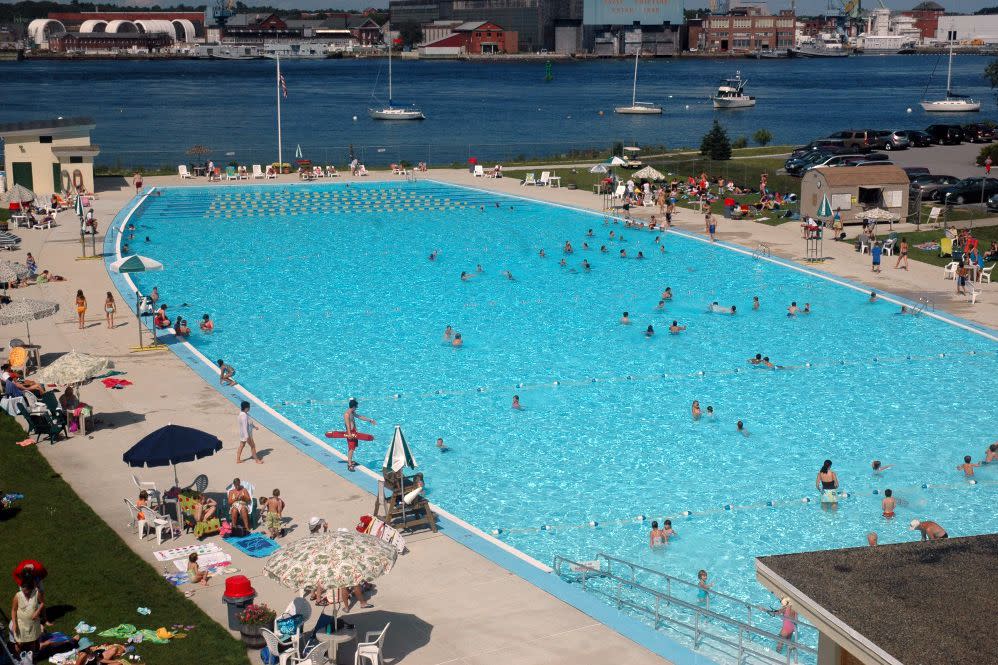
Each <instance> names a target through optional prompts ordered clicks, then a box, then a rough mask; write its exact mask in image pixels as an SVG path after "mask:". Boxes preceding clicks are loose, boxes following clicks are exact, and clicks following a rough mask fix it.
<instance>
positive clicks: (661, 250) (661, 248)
mask: <svg viewBox="0 0 998 665" xmlns="http://www.w3.org/2000/svg"><path fill="white" fill-rule="evenodd" d="M658 253H659V254H665V245H659V246H658Z"/></svg>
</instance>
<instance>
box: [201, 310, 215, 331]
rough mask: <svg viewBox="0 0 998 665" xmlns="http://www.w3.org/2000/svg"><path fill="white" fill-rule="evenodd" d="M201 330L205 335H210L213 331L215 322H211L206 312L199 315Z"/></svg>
mask: <svg viewBox="0 0 998 665" xmlns="http://www.w3.org/2000/svg"><path fill="white" fill-rule="evenodd" d="M201 332H203V333H205V334H206V335H210V334H212V333H213V332H215V324H214V323H212V320H211V317H210V316H208V315H207V314H205V315H204V316H202V317H201Z"/></svg>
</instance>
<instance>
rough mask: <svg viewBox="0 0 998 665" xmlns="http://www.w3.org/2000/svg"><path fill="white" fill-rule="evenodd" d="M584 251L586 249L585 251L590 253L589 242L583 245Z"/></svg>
mask: <svg viewBox="0 0 998 665" xmlns="http://www.w3.org/2000/svg"><path fill="white" fill-rule="evenodd" d="M582 249H584V250H586V251H587V252H588V251H589V243H588V242H584V243H582Z"/></svg>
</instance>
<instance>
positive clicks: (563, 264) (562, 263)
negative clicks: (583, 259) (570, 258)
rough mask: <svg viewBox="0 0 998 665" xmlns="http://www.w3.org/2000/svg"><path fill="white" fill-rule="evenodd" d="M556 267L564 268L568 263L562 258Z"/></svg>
mask: <svg viewBox="0 0 998 665" xmlns="http://www.w3.org/2000/svg"><path fill="white" fill-rule="evenodd" d="M558 265H560V266H561V267H562V268H564V267H565V266H567V265H568V262H567V261H565V259H564V258H562V260H561V261H558Z"/></svg>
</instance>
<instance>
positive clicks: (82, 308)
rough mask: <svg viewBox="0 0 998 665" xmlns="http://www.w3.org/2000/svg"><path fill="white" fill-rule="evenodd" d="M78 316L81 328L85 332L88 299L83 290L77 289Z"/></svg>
mask: <svg viewBox="0 0 998 665" xmlns="http://www.w3.org/2000/svg"><path fill="white" fill-rule="evenodd" d="M76 316H77V318H78V321H77V323H78V324H79V328H80V330H83V328H84V327H85V319H86V316H87V298H86V296H84V295H83V289H77V291H76Z"/></svg>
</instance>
